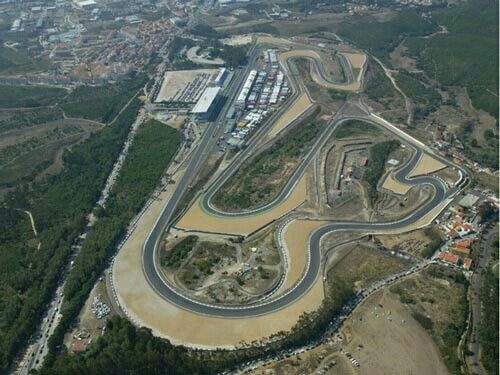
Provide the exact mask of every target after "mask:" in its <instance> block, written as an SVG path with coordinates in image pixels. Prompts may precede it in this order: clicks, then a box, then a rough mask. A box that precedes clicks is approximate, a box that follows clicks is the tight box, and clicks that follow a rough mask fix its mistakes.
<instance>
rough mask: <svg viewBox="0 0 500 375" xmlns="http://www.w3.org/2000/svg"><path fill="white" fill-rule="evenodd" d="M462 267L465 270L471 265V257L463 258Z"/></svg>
mask: <svg viewBox="0 0 500 375" xmlns="http://www.w3.org/2000/svg"><path fill="white" fill-rule="evenodd" d="M463 266H464V268H465V269H466V270H470V268H471V266H472V259H471V258H464V265H463Z"/></svg>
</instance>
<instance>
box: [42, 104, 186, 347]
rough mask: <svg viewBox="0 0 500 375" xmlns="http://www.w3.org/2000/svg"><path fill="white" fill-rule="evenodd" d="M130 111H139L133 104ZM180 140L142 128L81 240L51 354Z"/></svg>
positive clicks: (157, 126) (166, 131) (152, 125)
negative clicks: (98, 213)
mask: <svg viewBox="0 0 500 375" xmlns="http://www.w3.org/2000/svg"><path fill="white" fill-rule="evenodd" d="M135 100H137V99H135ZM134 110H135V111H137V107H135V108H134ZM133 113H136V112H133ZM130 115H131V113H127V111H125V112H123V113H122V114H121V115H120V117H122V116H124V118H127V119H129V120H130V119H133V118H135V116H130ZM180 140H181V137H180V134H179V132H178V131H177V130H175V129H173V128H170V127H168V126H166V125H164V124H162V123H160V122H158V121H155V120H150V121H149V122H147V123H146V124H145V125H144V126H142V127H141V129H140V131H139V132H138V134H137V136H136V138H135V140H134V142H133V144H132V146H131V147H130V150H129V154H128V155H127V158H126V159H125V162H124V164H123V167H122V169H121V171H120V175H119V177H118V179H117V180H116V183H115V185H114V186H113V188H112V190H111V192H110V196H109V198H108V201H107V203H106V207H105V209H104V210H101V212H100V215H99V220H98V221H97V223H96V224H95V225H94V226H93V227H92V229H91V231H90V232H89V234H88V236H87V238H86V239H85V241H84V242H83V245H82V248H81V250H80V253H79V254H78V256H77V258H76V260H75V264H74V266H73V270H72V271H71V274H70V275H69V277H68V279H67V281H66V285H65V288H64V304H63V306H62V308H61V313H62V315H63V317H62V318H61V321H60V323H59V325H58V326H57V328H56V331H55V332H54V335H53V336H52V337H51V340H50V342H49V348H50V349H51V351H52V352H54V350H55V349H56V347H57V346H58V345H59V344H60V343H61V341H62V338H63V337H64V334H65V333H66V331H67V329H68V327H69V326H70V324H71V323H72V322H73V320H74V319H75V318H76V316H77V315H78V313H79V312H80V310H81V308H82V306H83V304H84V303H85V300H86V299H87V297H88V295H89V293H90V291H91V290H92V287H93V286H94V284H95V281H96V280H97V278H98V276H99V274H100V273H101V272H102V270H103V268H104V267H105V265H106V260H107V259H108V257H109V255H110V254H111V253H112V252H113V251H114V250H115V246H116V244H117V243H118V241H119V239H120V237H121V236H122V235H123V234H124V232H125V230H126V228H127V226H128V224H129V222H130V220H132V218H133V217H134V216H135V215H136V214H137V213H138V212H139V211H140V209H141V207H142V206H143V205H144V203H145V202H146V200H147V199H148V197H149V195H150V194H151V193H152V192H153V190H154V188H155V187H156V186H157V184H158V183H159V181H160V177H161V175H162V174H163V172H164V170H165V168H166V167H167V165H168V164H169V163H170V161H171V160H172V158H173V156H174V154H175V152H176V151H177V149H178V147H179V145H180Z"/></svg>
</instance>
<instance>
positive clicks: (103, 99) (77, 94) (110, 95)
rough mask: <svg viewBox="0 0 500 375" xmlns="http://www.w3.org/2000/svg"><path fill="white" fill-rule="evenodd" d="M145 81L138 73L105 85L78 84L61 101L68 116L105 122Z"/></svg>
mask: <svg viewBox="0 0 500 375" xmlns="http://www.w3.org/2000/svg"><path fill="white" fill-rule="evenodd" d="M146 82H147V77H146V75H144V74H140V75H138V76H136V77H134V78H132V79H130V80H126V81H121V82H118V83H114V84H110V85H106V86H79V87H77V88H76V89H75V90H74V91H73V92H72V93H71V94H70V95H69V96H68V97H67V98H66V99H64V101H63V102H62V103H61V108H62V109H63V110H64V111H65V112H66V115H67V116H68V117H78V118H86V119H90V120H95V121H99V122H103V123H107V122H109V121H111V120H113V119H114V118H115V116H116V115H118V113H119V112H120V110H121V109H122V108H123V106H124V105H125V104H127V102H128V101H129V100H130V98H132V97H133V96H134V95H135V94H136V93H137V91H138V90H139V89H140V88H141V87H143V86H144V85H145V84H146Z"/></svg>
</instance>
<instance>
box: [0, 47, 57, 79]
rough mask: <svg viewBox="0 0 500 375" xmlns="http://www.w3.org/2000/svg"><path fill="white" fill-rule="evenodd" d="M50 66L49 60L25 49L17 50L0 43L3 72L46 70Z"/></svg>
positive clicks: (0, 64) (0, 67)
mask: <svg viewBox="0 0 500 375" xmlns="http://www.w3.org/2000/svg"><path fill="white" fill-rule="evenodd" d="M49 66H50V64H49V62H48V61H47V60H43V59H40V58H36V57H33V56H30V55H29V54H28V53H27V52H26V51H24V50H16V49H13V48H8V47H5V46H4V45H3V40H2V45H0V72H1V73H2V74H16V73H28V72H34V71H38V70H46V69H47V68H48V67H49Z"/></svg>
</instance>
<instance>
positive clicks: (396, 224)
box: [142, 50, 466, 318]
mask: <svg viewBox="0 0 500 375" xmlns="http://www.w3.org/2000/svg"><path fill="white" fill-rule="evenodd" d="M295 52H297V51H295ZM255 53H256V51H255V50H252V52H251V55H252V57H251V60H253V58H254V57H255V56H253V54H255ZM297 57H298V56H297V55H296V54H294V55H293V56H289V57H288V58H286V59H284V60H283V61H284V62H285V63H286V64H288V61H289V60H292V59H294V58H297ZM304 57H306V58H308V59H310V60H311V61H312V62H313V63H314V65H315V67H314V70H315V71H316V72H317V74H318V75H319V76H321V77H322V78H323V79H325V80H326V78H325V77H324V76H323V71H322V69H321V64H320V63H319V61H318V60H317V59H315V58H314V54H313V53H308V54H304ZM247 70H248V69H247ZM285 70H287V69H285ZM287 71H288V70H287ZM347 73H350V74H346V76H347V77H351V79H350V80H348V82H347V84H352V83H353V81H352V70H351V68H349V72H347ZM242 76H243V75H242ZM297 79H298V78H297V77H291V78H290V80H291V82H292V85H293V86H294V87H295V90H296V92H295V94H296V95H301V94H303V87H302V84H301V82H298V81H297ZM241 82H242V79H240V82H239V83H238V84H236V85H234V87H233V88H232V89H231V92H230V99H231V96H232V97H233V98H234V96H235V95H236V93H237V92H238V88H239V87H240V85H241ZM332 84H335V85H338V84H339V83H332ZM327 87H328V86H327ZM228 101H229V100H228ZM223 114H224V110H223V111H222V113H221V116H220V118H222V116H223ZM350 120H361V121H365V122H367V123H370V124H373V125H375V126H378V127H381V128H382V129H383V130H384V131H386V132H389V133H391V134H392V135H393V136H394V137H395V138H397V139H399V140H400V141H401V143H403V144H405V145H406V146H407V147H410V148H411V149H412V150H413V151H414V152H413V155H412V158H411V159H410V160H409V161H407V162H406V164H404V165H402V166H401V167H400V168H399V169H398V171H397V172H396V173H395V174H394V178H395V180H397V181H399V182H400V183H404V184H408V185H409V186H415V185H428V186H431V187H432V188H433V191H434V193H433V196H432V198H431V199H430V200H429V201H427V202H426V203H425V204H424V205H422V206H421V207H419V208H418V209H416V210H415V211H414V212H412V213H411V214H410V215H408V216H407V217H405V218H402V219H400V220H397V221H390V222H377V223H369V222H354V221H330V222H328V223H327V224H324V225H322V226H320V227H319V228H317V229H315V230H314V231H313V232H312V233H311V234H310V237H309V245H308V249H307V256H308V263H307V267H306V269H305V272H304V274H303V275H302V277H301V278H300V280H298V282H297V283H296V284H295V285H294V286H293V287H292V288H290V289H288V290H287V291H285V292H284V293H283V294H280V295H276V296H272V297H269V298H266V299H263V300H261V301H259V302H256V303H253V304H248V305H242V306H225V305H217V304H209V303H204V302H201V301H198V300H196V299H193V298H191V297H189V296H187V295H185V294H184V293H183V292H182V291H180V290H178V289H177V288H176V287H174V286H173V285H171V284H170V283H169V282H168V281H166V280H165V279H164V277H163V276H162V272H161V270H160V269H159V265H158V262H157V249H158V244H159V242H160V239H161V237H162V235H163V233H164V232H165V230H166V229H167V228H169V226H171V225H173V221H174V220H173V218H172V213H173V212H174V210H175V208H176V207H177V204H178V203H179V200H180V198H181V196H182V194H183V192H184V191H185V189H187V187H188V186H189V184H190V182H191V180H192V178H193V177H194V175H195V173H196V171H197V170H198V167H199V165H200V163H202V161H203V160H204V159H205V157H206V156H207V155H208V152H209V145H210V142H211V139H212V138H214V136H215V135H216V134H217V131H219V129H220V121H219V120H218V121H216V122H215V123H214V124H213V126H209V128H208V129H207V131H206V132H205V134H204V135H203V137H202V140H201V142H200V145H199V146H198V149H197V150H196V152H195V155H194V156H193V158H192V160H191V161H190V164H189V165H188V167H187V168H186V173H185V175H184V176H183V178H182V179H181V180H180V181H178V182H177V184H176V187H175V190H174V192H173V193H172V196H171V198H170V199H169V200H168V201H167V203H166V204H165V206H164V208H163V210H162V213H161V215H160V216H159V217H158V219H157V221H156V223H155V225H154V226H153V228H152V229H151V232H150V233H149V235H148V236H147V239H146V241H145V243H144V246H143V249H142V267H143V272H144V275H145V278H146V279H147V282H148V283H149V285H150V286H151V287H152V288H153V289H154V291H155V292H156V294H157V295H158V296H159V297H161V298H163V299H164V300H166V301H168V302H169V303H171V304H173V305H175V306H177V307H179V308H181V309H184V310H187V311H190V312H194V313H197V314H202V315H207V316H212V317H220V318H246V317H255V316H260V315H264V314H269V313H271V312H274V311H277V310H280V309H283V308H284V307H286V306H289V305H291V304H292V303H294V302H296V301H297V300H299V299H300V298H302V297H303V296H304V294H305V293H307V291H308V290H310V288H311V287H312V286H313V285H314V284H315V282H316V281H317V279H318V277H319V276H320V270H321V264H322V257H321V252H320V248H321V246H320V245H321V240H322V238H323V237H324V236H325V235H326V234H329V233H332V232H335V231H351V232H352V231H355V232H361V233H384V232H394V231H398V230H401V231H404V230H405V228H407V227H409V226H411V225H414V224H415V223H418V222H419V221H421V220H422V219H423V218H427V217H428V216H429V215H430V214H434V212H435V211H436V209H437V208H441V207H445V205H446V203H447V202H449V200H450V197H452V196H454V195H455V194H456V193H457V191H458V190H459V189H460V185H459V186H452V187H447V186H445V185H444V183H443V181H442V180H441V179H438V178H436V177H433V176H430V175H418V176H414V177H410V176H411V175H412V172H414V170H415V169H416V168H417V167H418V166H419V163H420V161H421V159H422V158H424V157H425V158H434V159H439V161H440V162H441V163H443V164H444V165H446V166H452V167H453V165H451V164H450V163H449V162H448V161H447V160H445V159H444V158H441V157H439V156H438V155H435V154H434V153H433V152H432V150H430V149H428V148H427V146H426V145H424V144H422V143H421V142H419V141H417V140H415V139H414V138H412V137H411V136H409V135H407V134H406V133H404V132H402V131H401V130H400V129H398V128H396V127H395V126H393V125H392V124H390V123H388V122H387V121H385V120H383V119H382V118H380V117H378V116H376V115H373V114H370V113H366V114H365V115H358V116H353V115H346V114H344V113H343V111H342V110H339V111H338V112H337V114H336V115H335V116H334V118H333V119H332V120H331V121H330V123H329V124H328V125H327V126H326V127H325V129H324V130H323V132H322V134H321V135H320V136H319V137H318V139H317V140H316V141H315V143H314V144H313V146H312V147H311V149H310V150H309V152H308V153H307V155H305V157H304V158H303V159H302V161H301V162H300V164H299V165H298V167H297V168H296V170H295V171H294V172H293V174H292V176H291V177H290V178H289V180H288V181H287V182H286V184H285V186H284V187H283V189H282V190H281V191H280V193H279V194H278V196H277V197H276V198H275V199H274V200H273V201H272V202H270V203H268V204H266V205H263V206H261V207H258V208H255V209H253V210H250V211H245V212H237V213H226V212H223V211H221V210H220V209H218V208H216V207H214V206H213V205H212V204H211V198H212V197H213V195H214V194H215V193H216V192H217V191H218V190H219V189H220V187H221V186H222V185H223V184H224V183H225V182H226V181H227V180H228V179H229V178H230V177H231V176H232V175H233V174H234V173H235V172H236V170H238V168H240V167H241V165H242V163H243V162H244V161H245V160H246V159H247V158H248V157H249V156H251V155H252V153H254V152H256V150H257V149H258V147H259V146H261V145H259V141H260V140H262V139H264V138H265V136H266V134H267V133H268V132H269V131H270V129H272V123H271V124H268V125H263V127H262V129H260V130H259V132H258V133H257V134H256V135H255V137H254V138H253V140H252V143H251V144H250V145H249V146H248V147H247V148H246V149H245V150H243V151H241V152H240V153H239V154H238V155H237V156H236V157H235V158H234V160H233V162H232V163H231V164H230V165H229V166H228V168H227V169H226V170H224V172H223V173H222V174H221V175H220V176H219V177H218V178H217V179H216V180H215V181H214V182H213V183H211V184H210V186H208V188H207V189H206V191H204V193H203V194H202V195H201V198H200V202H201V205H202V208H203V210H204V211H205V212H206V213H207V214H208V217H209V216H210V215H213V216H219V217H224V218H231V219H234V220H238V219H241V218H244V217H247V216H250V215H254V216H255V215H260V214H264V213H266V212H269V211H270V210H273V208H275V207H277V206H278V205H280V204H282V203H283V202H285V201H286V200H287V199H288V198H289V196H290V194H291V193H292V191H293V189H294V188H295V187H296V185H297V183H298V181H300V179H301V178H302V177H303V176H304V174H305V171H306V169H307V168H308V166H310V165H311V162H312V160H313V159H314V158H315V157H316V156H317V155H318V153H319V152H320V150H321V148H322V147H323V146H324V144H325V143H326V142H327V141H328V139H330V137H331V136H332V134H333V133H334V131H335V130H336V129H337V128H338V127H339V126H340V125H341V124H343V123H344V122H346V121H350ZM463 173H464V176H465V175H466V173H465V171H463Z"/></svg>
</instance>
